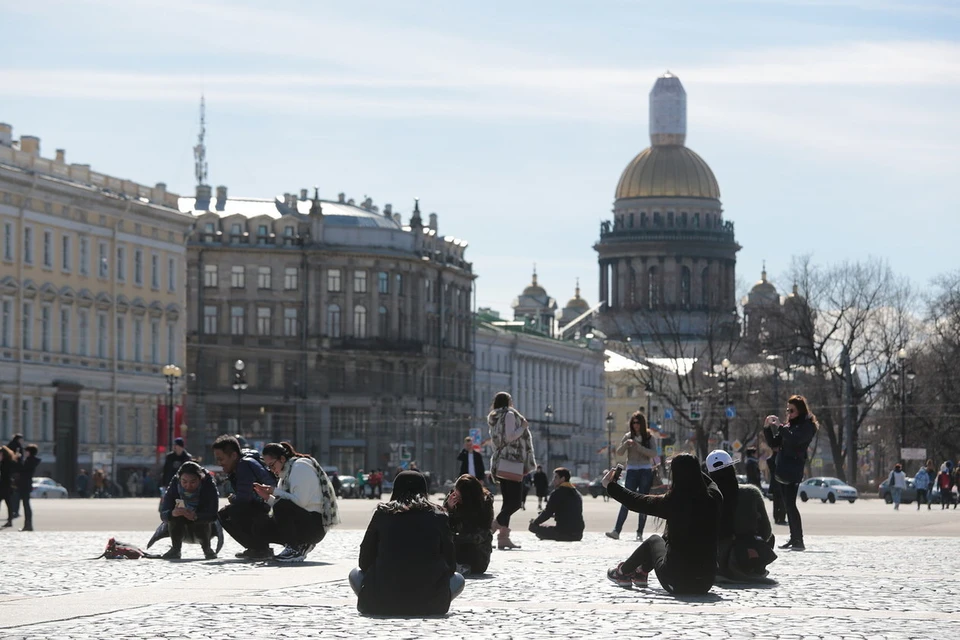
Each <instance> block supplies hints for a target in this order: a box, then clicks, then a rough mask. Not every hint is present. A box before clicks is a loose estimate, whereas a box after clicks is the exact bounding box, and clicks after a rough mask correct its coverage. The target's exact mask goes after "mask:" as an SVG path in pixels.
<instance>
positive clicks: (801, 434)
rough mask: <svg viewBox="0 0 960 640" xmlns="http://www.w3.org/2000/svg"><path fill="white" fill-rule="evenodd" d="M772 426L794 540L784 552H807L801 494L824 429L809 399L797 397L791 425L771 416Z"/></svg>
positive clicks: (789, 404) (792, 405)
mask: <svg viewBox="0 0 960 640" xmlns="http://www.w3.org/2000/svg"><path fill="white" fill-rule="evenodd" d="M768 426H769V427H776V428H777V431H776V434H775V436H774V442H775V443H776V446H777V447H778V448H779V451H778V452H777V462H776V465H777V466H776V470H777V473H776V480H777V482H778V483H779V484H780V490H781V492H782V495H783V503H784V506H785V507H786V510H787V522H789V524H790V539H789V540H787V542H786V543H785V544H782V545H780V548H781V549H791V550H793V551H803V550H805V549H806V546H804V544H803V523H802V522H801V520H800V511H799V509H797V492H798V491H799V489H800V482H801V481H802V480H803V471H804V468H805V466H806V462H807V448H808V447H809V446H810V441H811V440H813V437H814V436H815V435H816V434H817V431H818V430H819V429H820V423H819V422H817V417H816V416H815V415H813V413H812V412H811V411H810V408H809V405H808V404H807V399H806V398H804V397H803V396H801V395H793V396H790V399H789V400H787V421H786V422H781V421H780V419H779V418H778V417H777V416H773V415H771V416H767V419H766V420H765V421H764V427H768Z"/></svg>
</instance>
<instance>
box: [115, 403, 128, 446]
mask: <svg viewBox="0 0 960 640" xmlns="http://www.w3.org/2000/svg"><path fill="white" fill-rule="evenodd" d="M126 441H127V408H126V407H117V442H118V443H123V442H126Z"/></svg>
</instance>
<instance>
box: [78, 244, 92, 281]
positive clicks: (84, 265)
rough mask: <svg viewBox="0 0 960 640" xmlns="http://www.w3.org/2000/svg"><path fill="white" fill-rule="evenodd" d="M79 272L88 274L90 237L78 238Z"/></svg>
mask: <svg viewBox="0 0 960 640" xmlns="http://www.w3.org/2000/svg"><path fill="white" fill-rule="evenodd" d="M80 274H81V275H84V276H86V275H90V238H84V237H81V238H80Z"/></svg>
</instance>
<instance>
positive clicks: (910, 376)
mask: <svg viewBox="0 0 960 640" xmlns="http://www.w3.org/2000/svg"><path fill="white" fill-rule="evenodd" d="M906 367H907V350H906V349H900V351H898V352H897V366H896V367H895V368H894V370H893V373H892V374H890V375H891V377H892V378H893V381H894V382H896V383H898V387H899V388H898V389H897V395H898V396H899V398H898V399H899V400H900V452H899V453H900V455H899V456H898V457H897V459H898V460H900V462H901V463H902V462H904V460H903V449H904V447H905V446H906V444H907V398H908V397H909V395H910V393H912V391H913V380H914V378H916V377H917V374H916V373H914V371H913V369H907V368H906Z"/></svg>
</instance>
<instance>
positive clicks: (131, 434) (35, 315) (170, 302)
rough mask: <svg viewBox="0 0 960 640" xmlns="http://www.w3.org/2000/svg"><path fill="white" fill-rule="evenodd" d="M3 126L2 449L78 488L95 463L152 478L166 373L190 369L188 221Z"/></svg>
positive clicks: (172, 207) (151, 194)
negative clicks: (34, 451) (27, 447)
mask: <svg viewBox="0 0 960 640" xmlns="http://www.w3.org/2000/svg"><path fill="white" fill-rule="evenodd" d="M12 133H13V131H12V127H11V126H10V125H6V124H0V242H2V245H0V440H3V441H4V442H6V441H7V440H8V439H9V438H10V436H11V435H12V434H13V433H15V432H21V433H23V434H24V436H25V437H26V439H27V440H28V441H30V442H36V443H37V444H38V445H39V446H40V449H41V457H42V458H43V459H44V465H45V466H46V465H47V464H51V466H52V468H51V469H49V472H50V473H52V474H53V476H54V477H55V478H56V479H57V480H58V481H60V482H62V483H64V484H65V485H66V486H68V487H71V488H72V486H73V478H74V477H75V476H76V473H77V465H78V464H79V465H83V466H89V465H90V463H91V462H92V458H93V457H94V454H95V453H99V454H100V455H101V456H102V457H101V458H99V459H100V460H112V461H113V463H114V470H115V469H116V466H119V465H126V466H140V467H146V466H152V465H153V464H154V462H155V459H156V444H157V439H156V433H157V428H156V424H157V423H156V419H157V403H158V400H159V399H160V398H162V397H165V395H166V390H167V384H166V381H165V379H164V377H163V375H162V374H161V369H162V367H163V365H165V364H168V363H172V364H178V365H180V366H183V363H184V355H185V350H184V324H185V313H184V303H185V301H186V297H185V291H186V283H185V281H184V280H185V276H186V248H185V246H184V237H185V235H186V233H187V232H188V230H189V228H190V225H191V224H192V222H193V220H192V219H191V217H190V216H188V215H185V214H183V213H181V212H180V211H179V210H178V208H177V196H176V195H175V194H172V193H168V192H167V190H166V186H165V185H164V184H162V183H160V184H157V185H155V186H152V187H148V186H144V185H140V184H136V183H134V182H131V181H129V180H123V179H120V178H115V177H112V176H108V175H104V174H102V173H97V172H95V171H92V170H91V169H90V166H89V165H84V164H67V162H66V160H65V154H64V151H63V150H60V149H58V150H57V153H56V157H55V158H53V159H49V158H44V157H43V156H42V155H41V154H40V140H39V139H38V138H36V137H33V136H22V137H21V138H20V139H19V140H18V141H17V140H14V139H13V135H12Z"/></svg>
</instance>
